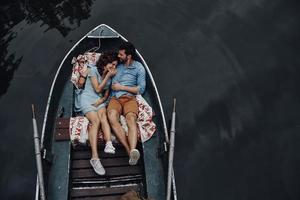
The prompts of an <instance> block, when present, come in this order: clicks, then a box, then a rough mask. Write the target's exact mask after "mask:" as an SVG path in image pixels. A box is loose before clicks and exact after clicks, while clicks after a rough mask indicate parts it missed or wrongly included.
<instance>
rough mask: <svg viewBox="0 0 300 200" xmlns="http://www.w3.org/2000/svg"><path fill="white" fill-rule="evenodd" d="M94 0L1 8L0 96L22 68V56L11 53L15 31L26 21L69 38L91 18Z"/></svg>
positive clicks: (15, 3)
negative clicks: (20, 67)
mask: <svg viewBox="0 0 300 200" xmlns="http://www.w3.org/2000/svg"><path fill="white" fill-rule="evenodd" d="M92 3H93V0H79V1H63V2H61V1H58V0H56V1H28V0H25V1H7V2H6V3H5V4H3V6H1V7H0V12H1V13H2V17H1V19H0V21H1V27H0V33H1V47H0V50H1V54H0V59H1V61H0V62H1V64H0V66H1V67H0V84H1V88H0V97H1V96H2V95H3V94H5V92H6V91H7V88H8V87H9V84H10V81H11V80H12V79H13V75H14V72H15V70H17V69H18V66H19V64H20V62H21V61H22V57H19V58H16V56H15V54H14V53H8V50H7V48H8V45H9V43H10V42H11V41H12V40H13V39H14V38H16V36H17V34H18V33H16V32H13V31H11V29H12V28H13V27H14V26H15V25H17V24H18V23H20V22H21V21H23V20H25V21H26V23H27V24H34V23H38V22H42V24H41V26H43V25H47V26H48V28H47V29H46V30H45V32H47V31H49V30H52V29H55V30H57V31H59V32H60V33H61V34H62V36H63V37H65V36H66V35H67V34H68V33H69V32H70V31H71V30H72V29H75V28H76V27H79V26H80V24H81V21H82V20H84V19H87V18H89V17H90V11H91V6H92Z"/></svg>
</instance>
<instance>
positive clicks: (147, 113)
mask: <svg viewBox="0 0 300 200" xmlns="http://www.w3.org/2000/svg"><path fill="white" fill-rule="evenodd" d="M136 100H137V102H138V106H139V115H138V119H137V126H138V137H139V140H140V141H141V142H146V141H147V140H149V139H150V138H151V137H152V135H153V134H154V133H155V131H156V125H155V123H154V122H153V116H154V115H155V113H154V111H153V110H152V108H151V106H150V105H149V104H148V103H147V102H146V100H145V99H144V98H143V97H142V96H141V95H137V96H136ZM120 122H121V125H122V127H123V129H124V130H125V133H126V134H127V133H128V127H127V124H126V120H125V117H124V116H121V117H120ZM88 126H89V121H88V119H87V118H85V117H84V116H77V117H72V118H70V126H69V132H70V139H71V142H72V144H73V146H76V145H78V144H86V142H87V140H88ZM98 140H99V141H103V140H104V138H103V133H102V131H101V130H100V131H99V134H98Z"/></svg>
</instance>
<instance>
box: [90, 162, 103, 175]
mask: <svg viewBox="0 0 300 200" xmlns="http://www.w3.org/2000/svg"><path fill="white" fill-rule="evenodd" d="M90 163H91V165H92V167H93V168H94V171H95V172H96V173H97V174H98V175H104V174H105V169H104V167H103V166H102V164H101V162H100V159H99V158H98V159H91V160H90Z"/></svg>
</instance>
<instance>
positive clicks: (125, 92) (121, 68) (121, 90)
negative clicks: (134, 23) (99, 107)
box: [107, 42, 146, 165]
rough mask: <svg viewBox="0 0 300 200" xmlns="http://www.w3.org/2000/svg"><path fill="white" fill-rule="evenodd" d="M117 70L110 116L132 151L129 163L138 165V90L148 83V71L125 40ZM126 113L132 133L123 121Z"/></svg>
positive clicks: (128, 150)
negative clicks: (121, 118) (121, 119)
mask: <svg viewBox="0 0 300 200" xmlns="http://www.w3.org/2000/svg"><path fill="white" fill-rule="evenodd" d="M118 57H119V62H120V64H119V65H118V66H117V74H116V75H115V76H114V77H113V79H112V86H111V88H112V92H111V96H112V98H111V100H110V102H109V104H108V107H107V112H108V119H109V121H110V124H111V127H112V129H113V131H114V132H115V134H116V136H117V138H118V140H119V141H120V142H121V143H122V144H123V146H124V147H125V149H126V151H127V153H128V155H129V164H130V165H136V164H137V162H138V160H139V158H140V153H139V151H138V150H137V149H136V146H137V132H138V130H137V128H138V127H137V123H136V121H137V117H138V104H137V101H136V97H135V96H136V95H137V94H143V93H144V91H145V87H146V73H145V69H144V67H143V65H142V64H141V63H140V62H138V61H136V60H135V47H134V46H133V45H132V44H131V43H129V42H125V43H123V44H122V45H121V46H120V47H119V53H118ZM120 115H124V116H125V118H126V122H127V126H128V137H126V135H125V132H124V129H123V128H122V126H121V124H120V121H119V119H120Z"/></svg>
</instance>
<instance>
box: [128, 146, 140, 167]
mask: <svg viewBox="0 0 300 200" xmlns="http://www.w3.org/2000/svg"><path fill="white" fill-rule="evenodd" d="M139 159H140V152H139V150H137V149H132V150H131V151H130V154H129V165H136V164H137V162H138V160H139Z"/></svg>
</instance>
